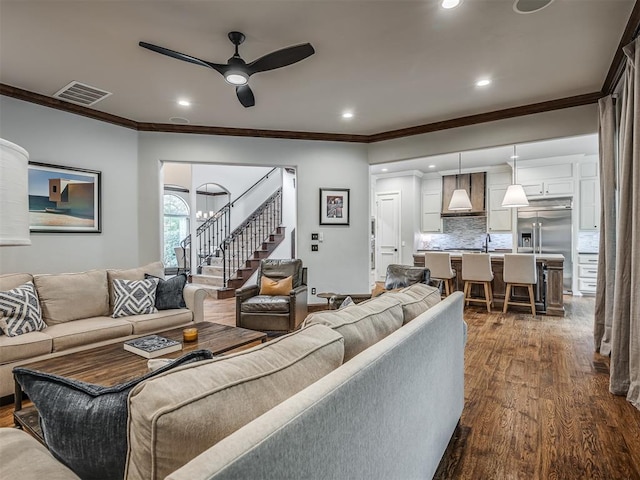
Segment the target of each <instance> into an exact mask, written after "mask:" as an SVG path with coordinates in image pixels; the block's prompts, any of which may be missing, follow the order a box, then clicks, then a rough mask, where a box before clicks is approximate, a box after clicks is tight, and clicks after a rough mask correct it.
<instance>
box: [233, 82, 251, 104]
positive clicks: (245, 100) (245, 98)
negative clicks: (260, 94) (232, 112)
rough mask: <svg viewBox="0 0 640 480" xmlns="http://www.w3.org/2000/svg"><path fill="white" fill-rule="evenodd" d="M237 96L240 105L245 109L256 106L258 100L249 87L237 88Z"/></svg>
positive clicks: (240, 86)
mask: <svg viewBox="0 0 640 480" xmlns="http://www.w3.org/2000/svg"><path fill="white" fill-rule="evenodd" d="M236 95H237V96H238V100H240V103H241V104H242V105H244V106H245V107H253V106H254V105H255V104H256V99H255V97H254V96H253V92H252V91H251V88H249V85H238V86H237V87H236Z"/></svg>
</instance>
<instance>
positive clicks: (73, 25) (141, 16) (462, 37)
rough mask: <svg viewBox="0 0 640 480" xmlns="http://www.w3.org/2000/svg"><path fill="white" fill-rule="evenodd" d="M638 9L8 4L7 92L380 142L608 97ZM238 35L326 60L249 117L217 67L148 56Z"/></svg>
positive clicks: (285, 71) (337, 3)
mask: <svg viewBox="0 0 640 480" xmlns="http://www.w3.org/2000/svg"><path fill="white" fill-rule="evenodd" d="M634 1H635V0H555V1H554V2H553V3H551V4H550V5H549V6H548V7H546V8H545V9H543V10H541V11H539V12H537V13H532V14H527V15H522V14H518V13H516V12H515V11H514V9H513V0H465V1H463V3H462V5H461V6H459V7H458V8H455V9H452V10H444V9H442V8H441V7H440V6H439V1H438V0H421V1H417V0H414V1H401V0H388V1H385V0H361V1H358V0H289V1H287V0H277V1H268V0H262V1H257V0H256V1H249V0H232V1H206V0H198V1H192V0H163V1H153V0H137V1H115V0H87V1H69V0H41V1H31V0H13V1H9V0H0V82H2V83H4V84H7V85H11V86H15V87H19V88H22V89H25V90H28V91H32V92H36V93H40V94H44V95H52V94H54V93H55V92H57V91H58V90H59V89H60V88H62V87H63V86H65V85H67V84H68V83H69V82H71V81H73V80H76V81H79V82H83V83H86V84H89V85H93V86H96V87H98V88H101V89H104V90H107V91H109V92H112V93H113V95H111V96H109V97H108V98H106V99H105V100H103V101H101V102H100V103H98V104H96V106H95V107H94V108H96V109H97V110H100V111H104V112H107V113H110V114H114V115H118V116H122V117H125V118H128V119H131V120H135V121H138V122H152V123H170V120H169V119H170V118H171V117H176V116H178V117H185V118H187V119H189V121H190V123H191V124H192V125H208V126H219V127H239V128H251V129H254V128H255V129H276V130H293V131H311V132H325V133H346V134H367V135H368V134H374V133H379V132H384V131H389V130H393V129H398V128H404V127H410V126H415V125H421V124H426V123H431V122H435V121H440V120H447V119H451V118H457V117H461V116H466V115H472V114H477V113H482V112H489V111H495V110H499V109H504V108H509V107H515V106H521V105H527V104H531V103H536V102H542V101H547V100H553V99H558V98H564V97H569V96H574V95H580V94H586V93H592V92H596V91H599V90H600V89H601V88H602V85H603V82H604V80H605V77H606V75H607V71H608V69H609V67H610V65H611V62H612V59H613V57H614V54H615V52H616V49H617V47H618V43H619V42H620V38H621V36H622V33H623V31H624V28H625V26H626V23H627V21H628V18H629V14H630V12H631V10H632V8H633V5H634ZM231 30H239V31H241V32H243V33H245V34H246V36H247V39H246V41H245V43H244V44H243V45H241V47H240V54H241V55H242V57H243V58H244V59H245V60H246V61H247V62H249V61H252V60H254V59H256V58H258V57H260V56H262V55H265V54H266V53H269V52H271V51H274V50H277V49H280V48H283V47H286V46H290V45H294V44H298V43H303V42H310V43H311V44H312V45H313V46H314V48H315V50H316V54H315V55H312V56H311V57H309V58H307V59H305V60H303V61H302V62H300V63H297V64H295V65H292V66H289V67H286V68H282V69H278V70H274V71H270V72H263V73H260V74H257V75H255V76H253V77H251V80H250V85H251V87H252V89H253V91H254V94H255V96H256V106H255V107H252V108H244V107H242V106H241V105H240V104H239V102H238V100H237V98H236V96H235V92H234V91H233V87H231V86H230V85H228V84H226V83H225V81H224V79H223V78H222V76H220V75H219V74H218V73H217V72H215V71H213V70H209V69H206V68H203V67H200V66H197V65H193V64H190V63H185V62H181V61H178V60H175V59H172V58H169V57H165V56H162V55H159V54H157V53H154V52H151V51H149V50H145V49H143V48H141V47H139V46H138V42H139V41H141V40H142V41H146V42H150V43H154V44H157V45H161V46H164V47H167V48H170V49H173V50H178V51H180V52H184V53H186V54H189V55H192V56H196V57H199V58H202V59H204V60H208V61H212V62H216V63H224V62H226V60H227V59H228V58H229V57H230V56H231V55H232V53H233V45H232V44H231V43H230V42H229V40H228V39H227V33H228V32H229V31H231ZM483 76H489V77H491V78H492V79H493V83H492V85H491V86H489V87H485V88H478V87H475V85H474V82H475V81H476V80H477V79H478V78H479V77H483ZM179 98H186V99H189V100H191V101H192V102H193V105H192V106H191V107H189V108H184V107H180V106H178V105H177V104H176V101H177V100H178V99H179ZM346 109H349V110H352V111H353V112H354V114H355V117H354V118H353V119H351V120H344V119H342V118H341V116H340V115H341V113H342V112H343V111H344V110H346Z"/></svg>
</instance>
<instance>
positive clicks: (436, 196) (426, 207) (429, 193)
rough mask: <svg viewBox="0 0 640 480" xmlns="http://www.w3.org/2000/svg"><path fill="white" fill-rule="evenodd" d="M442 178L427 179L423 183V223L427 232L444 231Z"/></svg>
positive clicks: (423, 227)
mask: <svg viewBox="0 0 640 480" xmlns="http://www.w3.org/2000/svg"><path fill="white" fill-rule="evenodd" d="M441 204H442V180H440V177H437V178H432V179H428V180H425V181H424V182H423V184H422V225H421V227H422V228H421V230H422V231H423V232H425V233H442V217H440V205H441Z"/></svg>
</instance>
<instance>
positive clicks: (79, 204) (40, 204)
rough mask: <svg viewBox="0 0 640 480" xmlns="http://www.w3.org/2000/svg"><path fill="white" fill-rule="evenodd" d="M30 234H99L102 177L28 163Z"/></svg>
mask: <svg viewBox="0 0 640 480" xmlns="http://www.w3.org/2000/svg"><path fill="white" fill-rule="evenodd" d="M28 174H29V187H28V194H29V230H30V231H31V232H41V233H101V232H102V215H101V213H102V211H101V196H102V180H101V177H102V173H101V172H99V171H97V170H86V169H83V168H75V167H64V166H59V165H50V164H48V163H39V162H29V167H28Z"/></svg>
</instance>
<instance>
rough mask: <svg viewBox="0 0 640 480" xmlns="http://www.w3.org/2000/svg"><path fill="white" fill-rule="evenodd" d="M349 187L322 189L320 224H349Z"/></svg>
mask: <svg viewBox="0 0 640 480" xmlns="http://www.w3.org/2000/svg"><path fill="white" fill-rule="evenodd" d="M349 207H350V205H349V189H348V188H321V189H320V225H349Z"/></svg>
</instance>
